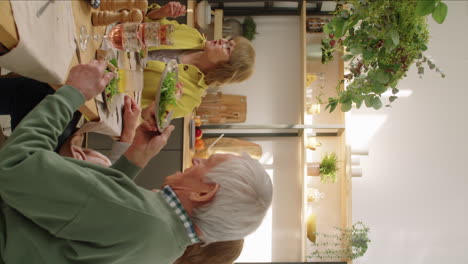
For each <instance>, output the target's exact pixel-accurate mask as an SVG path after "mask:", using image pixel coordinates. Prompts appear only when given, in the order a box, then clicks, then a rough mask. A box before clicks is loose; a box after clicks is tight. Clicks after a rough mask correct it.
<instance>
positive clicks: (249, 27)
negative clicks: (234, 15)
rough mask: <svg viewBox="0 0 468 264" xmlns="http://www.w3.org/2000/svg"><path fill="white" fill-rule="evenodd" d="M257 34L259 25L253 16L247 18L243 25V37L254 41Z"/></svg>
mask: <svg viewBox="0 0 468 264" xmlns="http://www.w3.org/2000/svg"><path fill="white" fill-rule="evenodd" d="M257 34H258V32H257V24H256V23H255V21H254V19H253V18H252V17H251V16H247V17H245V18H244V23H242V36H244V37H245V38H246V39H248V40H250V41H252V40H253V39H254V38H255V35H257Z"/></svg>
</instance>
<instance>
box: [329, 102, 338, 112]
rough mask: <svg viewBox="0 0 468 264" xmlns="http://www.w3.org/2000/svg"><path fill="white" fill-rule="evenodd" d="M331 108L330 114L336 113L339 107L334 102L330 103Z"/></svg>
mask: <svg viewBox="0 0 468 264" xmlns="http://www.w3.org/2000/svg"><path fill="white" fill-rule="evenodd" d="M330 105H331V107H330V113H331V112H333V111H335V108H336V106H337V105H338V102H333V103H330Z"/></svg>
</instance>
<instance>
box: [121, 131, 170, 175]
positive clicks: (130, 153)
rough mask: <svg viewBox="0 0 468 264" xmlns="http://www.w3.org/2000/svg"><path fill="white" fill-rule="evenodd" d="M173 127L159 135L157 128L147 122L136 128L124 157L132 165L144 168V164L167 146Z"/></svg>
mask: <svg viewBox="0 0 468 264" xmlns="http://www.w3.org/2000/svg"><path fill="white" fill-rule="evenodd" d="M174 128H175V127H174V126H172V125H170V126H168V127H166V129H164V131H162V133H159V132H158V131H157V128H156V127H155V126H153V125H151V124H149V123H147V122H144V123H142V124H141V125H140V126H138V128H137V130H136V134H135V138H134V140H133V143H132V145H131V146H130V147H129V148H128V150H127V152H125V154H124V155H125V157H126V158H127V159H128V160H129V161H131V162H132V163H133V164H135V165H137V166H138V167H140V168H144V167H145V166H146V164H148V162H149V161H150V160H151V159H152V158H153V157H154V156H155V155H156V154H158V153H159V152H160V151H161V149H162V148H163V147H164V146H165V145H166V144H167V140H168V139H169V137H170V136H171V133H172V131H173V130H174Z"/></svg>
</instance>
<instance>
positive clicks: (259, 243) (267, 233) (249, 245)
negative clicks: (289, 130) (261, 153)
mask: <svg viewBox="0 0 468 264" xmlns="http://www.w3.org/2000/svg"><path fill="white" fill-rule="evenodd" d="M271 159H273V158H271ZM266 171H267V173H268V175H270V178H271V179H273V170H272V169H267V170H266ZM271 235H272V207H270V209H269V210H268V212H267V214H266V216H265V219H263V222H262V224H261V225H260V227H259V228H258V229H257V230H256V231H255V232H254V233H252V234H250V235H249V236H247V237H246V238H245V239H244V248H243V250H242V253H241V255H240V256H239V258H238V259H237V260H236V262H270V261H271V260H272V259H271V255H272V252H271V250H272V237H271Z"/></svg>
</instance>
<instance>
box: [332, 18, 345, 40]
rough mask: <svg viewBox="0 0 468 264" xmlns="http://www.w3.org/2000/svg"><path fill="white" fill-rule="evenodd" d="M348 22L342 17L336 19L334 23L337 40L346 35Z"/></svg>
mask: <svg viewBox="0 0 468 264" xmlns="http://www.w3.org/2000/svg"><path fill="white" fill-rule="evenodd" d="M345 22H346V20H345V19H344V18H342V17H335V18H334V19H333V20H332V23H333V25H334V28H335V38H341V37H342V36H343V35H344V31H345Z"/></svg>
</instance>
